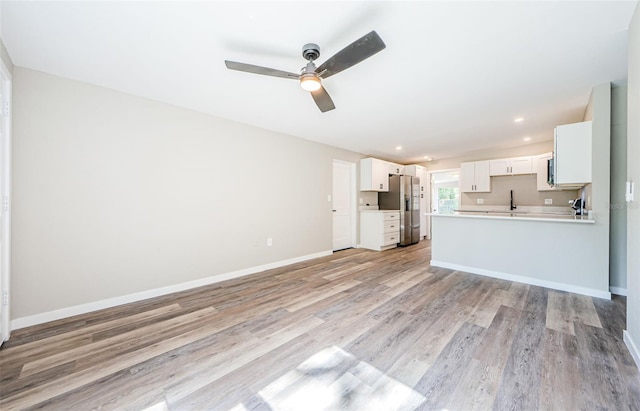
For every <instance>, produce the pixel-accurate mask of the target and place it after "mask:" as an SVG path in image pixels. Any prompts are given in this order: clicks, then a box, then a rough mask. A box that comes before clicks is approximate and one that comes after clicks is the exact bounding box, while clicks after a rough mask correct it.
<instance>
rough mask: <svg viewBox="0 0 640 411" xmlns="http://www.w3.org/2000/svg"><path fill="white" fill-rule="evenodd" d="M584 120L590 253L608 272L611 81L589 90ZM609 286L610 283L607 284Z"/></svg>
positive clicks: (600, 267)
mask: <svg viewBox="0 0 640 411" xmlns="http://www.w3.org/2000/svg"><path fill="white" fill-rule="evenodd" d="M584 120H585V121H588V120H590V121H592V122H593V124H592V153H593V157H592V165H591V167H592V168H591V176H592V183H591V185H590V187H588V189H587V190H586V199H587V207H588V208H589V209H591V210H593V213H594V216H595V220H596V223H595V224H594V225H593V236H591V237H590V239H589V241H592V242H594V243H597V247H594V250H597V253H598V255H597V256H593V258H594V261H595V262H597V264H598V266H597V269H598V270H600V271H601V272H606V273H609V226H610V224H609V211H610V201H609V199H610V186H611V181H610V178H611V177H610V175H611V158H610V153H611V83H603V84H599V85H597V86H595V87H593V89H592V90H591V95H590V97H589V103H588V104H587V107H586V109H585V115H584ZM610 285H611V284H610Z"/></svg>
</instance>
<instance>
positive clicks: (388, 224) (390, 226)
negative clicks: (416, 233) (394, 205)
mask: <svg viewBox="0 0 640 411" xmlns="http://www.w3.org/2000/svg"><path fill="white" fill-rule="evenodd" d="M398 230H400V220H392V221H385V222H384V231H383V232H384V233H391V232H394V231H398Z"/></svg>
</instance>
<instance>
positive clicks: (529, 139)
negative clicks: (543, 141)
mask: <svg viewBox="0 0 640 411" xmlns="http://www.w3.org/2000/svg"><path fill="white" fill-rule="evenodd" d="M523 140H524V141H531V137H525V138H523Z"/></svg>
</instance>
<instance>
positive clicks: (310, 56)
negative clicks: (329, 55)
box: [302, 43, 320, 60]
mask: <svg viewBox="0 0 640 411" xmlns="http://www.w3.org/2000/svg"><path fill="white" fill-rule="evenodd" d="M302 57H304V58H305V60H316V59H317V58H318V57H320V46H318V45H317V44H315V43H307V44H305V45H304V46H302Z"/></svg>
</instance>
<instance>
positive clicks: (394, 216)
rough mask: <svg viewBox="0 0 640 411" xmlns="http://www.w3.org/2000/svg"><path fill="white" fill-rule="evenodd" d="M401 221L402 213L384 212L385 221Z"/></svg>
mask: <svg viewBox="0 0 640 411" xmlns="http://www.w3.org/2000/svg"><path fill="white" fill-rule="evenodd" d="M387 221H400V213H384V222H385V223H386V222H387Z"/></svg>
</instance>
